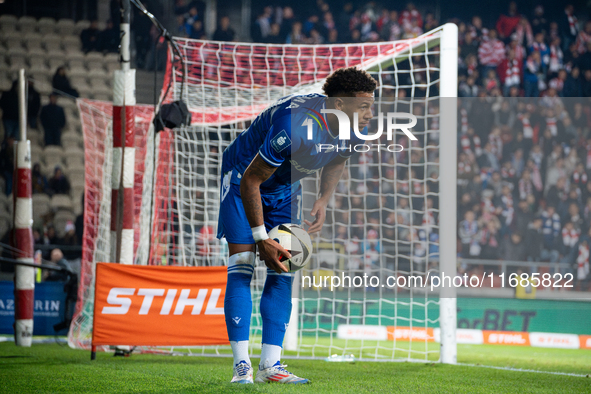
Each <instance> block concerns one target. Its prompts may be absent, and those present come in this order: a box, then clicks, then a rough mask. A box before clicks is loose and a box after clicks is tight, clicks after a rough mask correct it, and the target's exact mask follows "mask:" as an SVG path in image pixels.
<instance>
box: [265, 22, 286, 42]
mask: <svg viewBox="0 0 591 394" xmlns="http://www.w3.org/2000/svg"><path fill="white" fill-rule="evenodd" d="M265 42H266V43H267V44H283V43H284V42H285V40H283V39H282V38H281V26H279V23H271V30H269V34H268V35H267V38H266V40H265Z"/></svg>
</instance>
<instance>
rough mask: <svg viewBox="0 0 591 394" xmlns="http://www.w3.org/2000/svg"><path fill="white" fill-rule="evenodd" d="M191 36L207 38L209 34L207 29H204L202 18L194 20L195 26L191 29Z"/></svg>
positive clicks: (198, 38)
mask: <svg viewBox="0 0 591 394" xmlns="http://www.w3.org/2000/svg"><path fill="white" fill-rule="evenodd" d="M189 38H193V39H195V40H206V39H207V35H206V34H205V30H203V22H202V21H200V20H196V21H195V22H193V26H192V29H191V35H190V36H189Z"/></svg>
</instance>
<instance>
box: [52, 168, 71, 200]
mask: <svg viewBox="0 0 591 394" xmlns="http://www.w3.org/2000/svg"><path fill="white" fill-rule="evenodd" d="M49 192H50V194H51V195H54V194H70V181H69V180H68V178H66V176H65V175H64V173H63V172H62V168H61V167H60V166H56V167H55V171H54V173H53V177H51V179H49Z"/></svg>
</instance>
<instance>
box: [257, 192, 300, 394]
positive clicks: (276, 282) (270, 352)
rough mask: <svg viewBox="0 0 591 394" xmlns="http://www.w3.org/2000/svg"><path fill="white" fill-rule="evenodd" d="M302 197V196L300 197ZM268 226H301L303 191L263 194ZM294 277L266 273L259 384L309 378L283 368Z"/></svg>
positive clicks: (288, 274)
mask: <svg viewBox="0 0 591 394" xmlns="http://www.w3.org/2000/svg"><path fill="white" fill-rule="evenodd" d="M298 196H299V197H298ZM262 197H263V206H264V211H265V212H264V213H265V226H266V227H267V229H271V228H273V227H275V226H277V225H279V224H285V223H299V222H298V221H297V217H296V216H297V213H296V214H295V215H296V216H294V214H293V213H292V210H293V206H296V209H297V204H298V201H301V192H300V191H299V190H298V192H297V193H295V194H292V195H291V196H290V195H288V196H287V198H284V199H280V200H277V199H276V198H275V197H276V196H265V195H263V196H262ZM292 280H293V274H291V273H286V272H283V273H281V274H278V273H277V272H275V271H273V270H269V269H268V270H267V279H266V281H265V287H264V288H263V294H262V295H261V306H260V309H261V317H262V320H263V346H262V350H261V361H260V364H259V371H258V372H257V377H256V381H257V382H273V381H274V382H280V383H307V382H308V380H307V379H303V378H299V377H297V376H295V375H294V374H292V373H291V372H289V371H287V370H285V368H284V367H285V366H284V365H281V348H282V345H283V338H284V337H285V330H286V329H287V326H288V324H289V318H290V316H291V287H292Z"/></svg>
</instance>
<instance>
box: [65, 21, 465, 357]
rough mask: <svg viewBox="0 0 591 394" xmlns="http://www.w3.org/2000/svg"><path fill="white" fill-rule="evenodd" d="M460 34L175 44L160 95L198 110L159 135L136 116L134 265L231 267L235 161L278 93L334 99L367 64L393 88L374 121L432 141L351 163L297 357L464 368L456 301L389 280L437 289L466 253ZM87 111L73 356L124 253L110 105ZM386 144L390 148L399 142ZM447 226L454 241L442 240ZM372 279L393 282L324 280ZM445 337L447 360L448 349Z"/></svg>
mask: <svg viewBox="0 0 591 394" xmlns="http://www.w3.org/2000/svg"><path fill="white" fill-rule="evenodd" d="M454 29H455V26H451V25H446V26H444V27H442V28H439V29H436V30H434V31H432V32H429V33H427V34H424V35H422V36H420V37H417V38H413V39H408V40H402V41H396V42H380V43H364V44H338V45H315V46H310V45H265V44H247V43H229V42H214V41H202V40H190V39H180V38H179V39H176V41H177V43H178V44H179V47H180V50H181V53H182V54H183V56H184V69H183V67H182V65H181V63H180V62H177V61H171V60H169V62H168V65H167V72H166V75H167V76H166V78H165V82H164V87H163V92H162V95H161V96H162V97H161V100H162V102H171V101H174V100H179V99H183V100H185V102H186V103H187V104H188V107H189V110H190V111H191V113H192V124H191V125H190V126H183V127H181V128H179V129H175V130H173V131H171V130H164V131H162V132H160V133H158V134H157V135H154V132H153V129H151V128H150V126H149V125H150V123H149V118H150V116H151V110H150V109H149V108H148V107H146V108H140V109H138V110H137V111H138V112H137V114H139V115H137V116H136V158H135V160H136V164H135V174H136V176H135V187H134V194H135V196H136V199H135V201H136V207H135V212H136V222H135V224H134V231H135V242H136V247H137V248H136V252H135V255H134V260H135V264H151V265H181V266H185V265H186V266H217V265H225V264H226V263H227V254H228V250H227V243H226V242H225V241H224V240H221V241H220V240H218V239H216V237H215V235H216V233H217V219H218V210H219V190H220V186H221V185H220V175H221V174H220V166H221V156H222V155H221V154H222V152H223V151H224V149H225V148H226V147H227V146H228V145H229V144H230V142H231V141H232V140H234V139H235V138H236V137H237V136H238V135H239V134H240V133H241V132H242V131H243V130H245V129H246V128H247V127H248V125H249V124H250V122H251V121H252V120H253V119H254V118H255V117H256V116H257V115H258V114H259V113H260V112H261V111H262V110H264V109H265V108H266V107H267V106H269V105H270V104H272V103H273V102H275V101H276V100H278V99H279V98H281V97H284V96H287V95H291V94H306V93H313V92H316V93H321V92H322V90H321V88H322V84H323V82H324V79H325V78H326V77H327V76H328V75H329V74H330V73H332V72H333V71H334V70H336V69H338V68H341V67H349V66H356V67H359V68H362V69H365V70H367V71H369V72H370V74H371V75H372V76H374V78H375V79H376V80H377V81H378V90H377V91H376V104H375V107H376V108H375V109H374V113H380V112H382V113H387V112H405V113H412V114H414V115H415V116H416V118H417V125H416V126H415V127H414V128H413V129H412V132H413V134H414V135H415V136H417V137H418V141H409V140H408V138H407V136H406V135H405V134H404V133H403V132H402V131H400V130H397V131H396V132H395V134H394V140H395V141H394V142H395V143H396V144H400V145H402V146H403V148H404V149H403V150H402V151H400V152H396V153H392V152H388V151H381V152H377V151H373V152H364V153H358V154H356V155H353V157H352V159H350V160H349V161H348V163H347V166H346V169H345V173H344V175H343V177H342V179H341V181H340V182H339V184H338V186H337V189H336V191H335V194H334V197H333V198H332V200H331V203H330V205H329V207H328V210H327V219H326V222H325V224H324V228H323V230H322V232H321V233H320V234H319V235H318V236H316V237H314V238H313V242H314V249H315V251H314V254H313V257H312V261H311V262H310V264H309V265H308V266H307V267H306V268H304V269H303V270H302V271H301V272H300V273H298V275H297V276H296V279H295V284H294V295H293V301H294V308H293V311H292V319H291V321H290V328H289V329H288V332H287V334H286V339H285V346H284V347H285V353H286V355H287V356H295V357H314V358H324V357H328V356H332V355H335V354H336V355H351V354H352V355H354V356H355V357H356V358H358V359H364V360H401V359H402V360H432V361H436V360H439V359H441V360H443V361H445V360H446V359H447V360H448V361H447V362H449V361H450V360H451V361H453V360H454V359H455V301H453V294H451V293H450V294H447V295H444V294H439V293H429V292H427V291H425V289H424V288H417V287H413V286H410V285H409V284H408V281H406V284H405V285H404V286H381V284H386V281H387V278H388V277H394V278H396V277H401V278H402V277H404V278H405V279H408V278H410V277H411V276H413V277H421V278H422V279H424V280H426V279H427V276H429V275H430V276H431V277H432V276H436V275H438V274H439V273H440V271H441V270H442V267H443V265H444V264H447V266H446V267H447V268H446V270H445V271H446V272H445V273H446V275H450V274H453V273H455V260H454V259H455V246H454V247H453V248H449V247H446V246H445V241H447V243H449V244H453V245H455V242H456V240H455V220H456V219H455V212H456V206H455V168H456V166H455V160H456V158H455V149H456V148H455V141H456V132H455V116H456V112H455V101H456V99H455V98H454V97H456V85H455V84H456V82H457V30H454ZM454 33H455V35H454ZM446 37H447V38H446ZM446 43H447V44H446ZM446 45H447V47H446ZM442 48H444V49H445V50H442ZM454 48H455V49H454ZM454 51H455V52H454ZM170 58H172V56H170ZM181 95H182V96H181ZM442 96H446V97H450V99H449V100H445V99H443V98H442ZM78 105H79V108H80V112H81V116H82V124H83V130H84V134H85V146H86V185H87V186H86V194H85V195H86V202H85V225H86V230H85V237H84V254H83V262H82V278H81V280H82V282H81V289H80V297H79V298H80V301H79V303H78V305H77V310H76V315H75V317H74V322H73V325H72V328H71V330H70V334H69V340H70V344H71V345H72V346H76V347H89V344H90V337H91V329H92V313H91V312H92V309H93V308H92V296H93V278H94V276H93V275H94V266H95V264H96V262H99V261H107V259H108V256H109V247H110V245H109V236H108V234H109V224H110V216H109V215H110V211H109V207H110V193H108V192H106V189H105V188H106V187H107V186H108V185H109V184H110V174H111V171H110V168H109V166H110V165H111V160H110V153H109V147H110V145H109V144H110V131H109V129H110V127H111V125H110V122H111V106H110V104H105V103H97V102H90V101H83V100H82V101H79V104H78ZM443 124H445V125H447V126H446V129H445V133H443V127H442V125H443ZM372 125H373V126H375V125H376V122H375V120H374V122H373V123H372ZM450 125H451V126H452V129H449V126H450ZM373 126H370V130H371V127H373ZM440 130H441V132H440ZM384 137H385V133H384ZM409 142H412V143H409ZM376 143H377V142H376ZM379 143H386V141H385V138H384V140H381V141H379ZM390 143H391V142H390ZM445 144H447V145H445ZM443 180H445V181H446V182H445V185H444V182H443ZM450 181H451V182H453V183H452V184H451V187H448V185H447V184H448V183H449V182H450ZM318 185H319V178H318V176H311V177H309V178H306V179H305V180H303V181H302V188H303V193H304V194H303V212H304V217H305V215H309V212H310V209H311V207H312V204H313V202H314V201H315V198H316V196H317V191H318ZM442 206H445V209H444V210H443V209H440V207H442ZM443 228H445V229H447V232H445V231H440V229H443ZM364 275H367V276H368V277H371V276H375V277H378V278H379V280H380V282H379V283H380V285H379V286H376V287H373V286H371V285H367V286H366V285H363V286H351V287H342V286H341V287H338V288H336V289H331V288H330V283H328V285H327V286H319V285H318V279H321V278H322V277H325V276H338V277H343V276H348V277H350V278H352V279H353V281H354V283H358V282H355V279H354V278H363V276H364ZM265 276H266V268H265V267H264V264H262V263H261V262H259V263H258V265H257V267H256V268H255V274H254V277H253V281H252V289H251V291H252V295H253V305H254V307H253V308H254V309H253V317H252V327H251V342H252V346H251V349H252V350H251V351H253V352H256V349H257V347H260V339H261V333H262V321H261V319H260V314H259V313H258V304H259V301H260V295H261V292H262V289H263V285H264V281H265ZM302 279H303V280H302ZM390 283H392V282H390ZM446 338H447V339H446ZM446 340H447V341H448V342H447V343H448V345H447V346H446V349H448V350H447V351H448V355H447V356H445V355H444V352H443V351H441V352H440V348H442V347H441V346H440V344H439V343H438V342H445V341H446ZM190 351H191V352H198V353H208V352H212V351H213V352H217V353H224V352H225V353H227V352H228V349H224V347H215V348H213V350H212V348H201V349H198V350H197V349H191V350H190Z"/></svg>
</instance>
